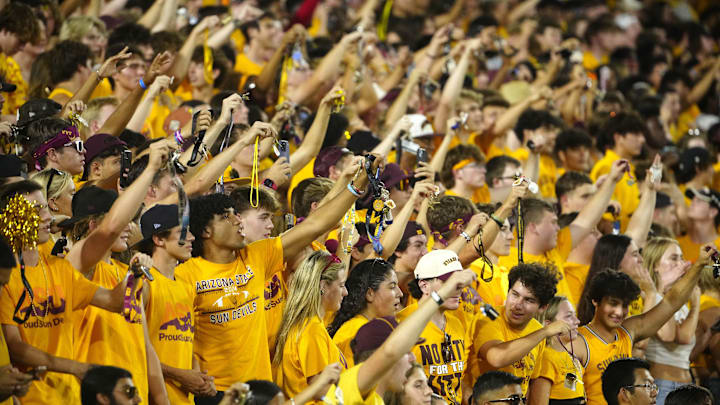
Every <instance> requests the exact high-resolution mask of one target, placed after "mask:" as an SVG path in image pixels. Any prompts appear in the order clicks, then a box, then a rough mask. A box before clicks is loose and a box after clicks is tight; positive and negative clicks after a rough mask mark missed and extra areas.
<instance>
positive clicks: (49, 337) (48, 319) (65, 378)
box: [0, 254, 98, 404]
mask: <svg viewBox="0 0 720 405" xmlns="http://www.w3.org/2000/svg"><path fill="white" fill-rule="evenodd" d="M40 261H41V263H38V265H37V266H26V269H25V275H26V277H27V279H28V282H29V283H30V285H31V286H32V289H33V293H34V295H35V299H34V300H33V305H32V306H31V305H30V297H29V296H28V295H27V294H26V295H25V300H24V302H23V304H22V305H21V307H20V312H19V314H18V316H20V317H23V315H24V314H25V313H27V312H30V318H28V320H27V322H25V323H24V324H23V325H18V324H17V323H15V321H13V311H14V310H15V305H16V304H17V302H18V300H19V299H20V295H21V294H22V292H23V291H24V289H25V287H24V286H23V283H22V280H21V278H20V268H19V267H18V268H15V269H13V271H12V273H11V275H10V281H9V282H8V284H7V285H5V286H4V287H3V291H2V293H1V294H0V322H2V323H3V324H6V325H14V326H17V327H18V329H19V331H20V336H21V338H22V340H23V342H25V343H27V344H29V345H31V346H33V347H36V348H38V349H40V350H43V351H45V352H48V353H49V354H51V355H53V356H58V357H64V358H69V359H72V358H75V349H74V346H73V322H72V316H71V314H72V311H73V310H77V309H82V308H85V307H86V306H88V305H89V304H90V301H92V298H93V296H94V295H95V292H96V291H97V289H98V286H97V285H96V284H94V283H92V282H90V281H88V280H86V279H85V278H84V277H83V276H82V274H80V273H79V272H78V271H76V270H75V269H74V268H73V267H72V266H71V265H70V263H69V262H68V261H67V260H65V259H61V258H58V257H54V256H46V255H43V254H40ZM43 269H44V270H45V273H44V274H43ZM33 307H34V308H35V309H34V310H33ZM22 403H23V404H50V403H52V404H77V403H80V383H79V381H78V380H77V378H75V377H74V376H72V375H70V374H59V373H47V374H46V376H45V378H43V379H42V380H41V381H33V382H32V384H31V385H30V391H29V392H28V393H27V395H25V396H24V397H23V398H22Z"/></svg>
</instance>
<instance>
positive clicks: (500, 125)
mask: <svg viewBox="0 0 720 405" xmlns="http://www.w3.org/2000/svg"><path fill="white" fill-rule="evenodd" d="M531 100H532V97H529V98H526V99H525V100H523V101H520V102H518V103H515V104H513V105H512V106H511V107H510V108H508V109H507V111H505V112H504V113H503V114H502V115H501V116H500V118H498V120H497V121H496V122H495V125H494V126H493V127H492V132H493V133H494V134H497V135H502V134H504V133H505V132H507V131H508V130H509V129H511V128H512V127H514V126H515V123H516V122H517V120H518V118H520V114H522V113H523V111H525V110H526V109H527V108H528V107H530V104H531V103H532V101H531ZM517 136H518V137H520V138H522V134H517Z"/></svg>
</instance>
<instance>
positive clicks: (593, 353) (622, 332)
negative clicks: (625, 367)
mask: <svg viewBox="0 0 720 405" xmlns="http://www.w3.org/2000/svg"><path fill="white" fill-rule="evenodd" d="M578 331H579V332H580V335H582V336H583V337H584V338H585V342H586V344H587V349H588V359H587V361H586V363H585V375H584V376H583V380H584V381H585V392H586V393H587V399H588V404H593V405H595V404H598V405H607V402H606V401H605V397H603V393H602V373H603V371H605V368H607V366H608V364H610V363H612V362H613V361H615V360H619V359H626V358H628V357H630V356H631V355H632V343H633V342H632V338H631V337H630V334H629V333H628V331H627V330H626V329H625V328H623V327H622V326H621V327H619V328H617V329H616V332H615V333H616V336H617V338H616V339H615V341H613V342H609V343H608V342H605V341H604V340H603V339H602V338H601V337H600V336H598V335H597V334H595V332H594V331H593V330H592V329H590V327H588V325H585V326H583V327H581V328H580V329H578Z"/></svg>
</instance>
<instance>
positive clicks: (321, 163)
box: [313, 146, 352, 177]
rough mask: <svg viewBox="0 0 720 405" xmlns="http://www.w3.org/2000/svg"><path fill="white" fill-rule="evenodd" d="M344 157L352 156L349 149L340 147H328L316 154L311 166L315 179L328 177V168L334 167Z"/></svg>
mask: <svg viewBox="0 0 720 405" xmlns="http://www.w3.org/2000/svg"><path fill="white" fill-rule="evenodd" d="M345 155H352V152H350V150H349V149H347V148H343V147H341V146H328V147H327V148H324V149H323V150H321V151H320V153H318V155H317V157H316V158H315V164H314V165H313V174H314V175H315V177H328V176H329V175H330V166H335V165H336V164H337V162H339V161H340V159H342V157H343V156H345Z"/></svg>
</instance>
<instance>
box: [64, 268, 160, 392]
mask: <svg viewBox="0 0 720 405" xmlns="http://www.w3.org/2000/svg"><path fill="white" fill-rule="evenodd" d="M127 269H128V266H127V265H125V264H123V263H120V262H118V261H115V260H112V263H106V262H100V263H98V264H97V265H96V266H95V272H94V273H93V276H92V281H93V282H95V283H97V284H98V285H100V286H102V287H105V288H108V289H112V288H115V286H116V285H117V284H118V283H120V282H122V280H123V279H124V278H125V275H126V274H127ZM143 286H144V284H141V285H139V286H138V287H137V291H139V290H140V288H141V287H143ZM141 306H142V299H141V297H140V293H139V292H138V293H137V294H136V296H135V297H134V298H133V299H132V302H131V309H130V319H131V321H130V322H128V321H126V320H125V317H124V316H123V315H122V314H119V313H113V312H109V311H106V310H104V309H100V308H96V307H87V308H85V310H83V311H75V313H74V314H73V316H74V318H75V348H76V353H77V355H76V360H78V361H82V362H85V363H93V364H102V365H105V366H115V367H122V368H124V369H126V370H128V371H130V373H132V376H133V381H135V385H136V386H137V387H138V394H139V395H140V398H141V399H142V400H143V403H147V398H148V379H147V356H146V352H145V333H144V331H143V324H142V307H141Z"/></svg>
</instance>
